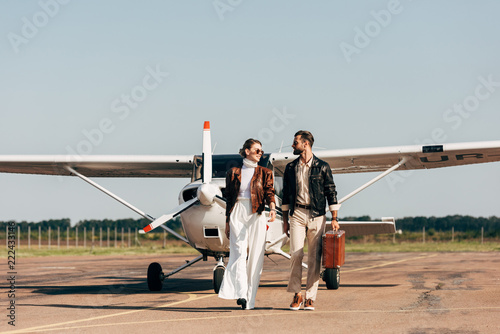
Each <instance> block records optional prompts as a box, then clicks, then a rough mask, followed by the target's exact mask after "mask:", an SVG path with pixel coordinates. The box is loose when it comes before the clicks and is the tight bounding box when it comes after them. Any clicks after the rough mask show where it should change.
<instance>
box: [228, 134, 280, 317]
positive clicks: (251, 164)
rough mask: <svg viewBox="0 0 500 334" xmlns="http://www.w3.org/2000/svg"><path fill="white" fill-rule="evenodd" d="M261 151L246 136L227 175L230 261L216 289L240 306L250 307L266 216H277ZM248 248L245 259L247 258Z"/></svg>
mask: <svg viewBox="0 0 500 334" xmlns="http://www.w3.org/2000/svg"><path fill="white" fill-rule="evenodd" d="M262 154H264V151H262V144H261V143H260V141H258V140H256V139H248V140H247V141H246V142H245V144H243V148H242V149H240V155H241V156H242V157H243V158H244V159H243V166H242V167H233V168H231V169H230V170H229V171H228V172H227V176H226V200H227V203H226V237H228V238H229V249H230V253H229V261H228V264H227V268H226V272H225V274H224V279H223V281H222V285H221V288H220V290H219V297H220V298H223V299H237V304H238V305H241V308H243V309H247V310H250V309H253V308H254V306H255V296H256V294H257V287H258V286H259V282H260V275H261V273H262V265H263V263H264V245H265V242H266V218H265V215H264V214H262V212H263V211H264V208H265V205H266V204H268V205H269V208H270V210H271V211H270V213H269V218H270V219H269V221H270V222H273V221H274V219H275V218H276V203H275V200H274V180H273V173H272V171H271V170H269V169H267V168H264V167H261V166H258V165H257V163H258V162H259V160H260V158H261V157H262ZM247 248H248V260H247Z"/></svg>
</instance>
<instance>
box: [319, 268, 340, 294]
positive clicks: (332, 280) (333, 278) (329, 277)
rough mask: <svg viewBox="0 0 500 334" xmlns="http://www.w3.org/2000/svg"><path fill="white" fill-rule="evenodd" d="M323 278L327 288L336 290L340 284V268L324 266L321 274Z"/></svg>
mask: <svg viewBox="0 0 500 334" xmlns="http://www.w3.org/2000/svg"><path fill="white" fill-rule="evenodd" d="M323 280H324V281H325V283H326V288H327V289H330V290H331V289H333V290H337V289H338V288H339V286H340V269H339V268H326V269H325V273H324V274H323Z"/></svg>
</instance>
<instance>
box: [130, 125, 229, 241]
mask: <svg viewBox="0 0 500 334" xmlns="http://www.w3.org/2000/svg"><path fill="white" fill-rule="evenodd" d="M211 145H212V144H211V138H210V122H209V121H205V123H204V124H203V153H202V163H203V174H202V185H201V186H200V187H199V188H198V190H197V191H196V198H193V199H191V200H189V201H187V202H185V203H182V204H181V205H179V206H177V207H175V208H174V209H172V210H171V211H170V212H169V213H167V214H164V215H162V216H161V217H160V218H157V219H155V220H153V221H152V222H151V224H149V225H148V226H146V227H144V228H143V229H142V230H141V231H140V232H141V233H147V232H150V231H152V230H154V229H155V228H157V227H158V226H160V225H162V224H165V223H166V222H168V221H169V220H171V219H173V218H175V217H176V216H178V215H180V214H181V213H182V212H184V211H186V210H187V209H189V208H190V207H192V206H193V205H195V204H197V203H201V204H202V205H205V206H211V205H212V204H213V203H215V202H217V203H218V204H219V205H220V206H222V207H223V208H225V207H226V200H225V199H224V198H223V197H222V196H219V195H218V193H219V192H220V190H219V187H218V186H217V185H216V184H212V183H211V182H212V150H211ZM176 236H177V235H176Z"/></svg>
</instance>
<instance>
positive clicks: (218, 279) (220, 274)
mask: <svg viewBox="0 0 500 334" xmlns="http://www.w3.org/2000/svg"><path fill="white" fill-rule="evenodd" d="M225 271H226V268H224V267H223V266H218V267H217V268H215V270H214V281H213V283H214V291H215V293H219V290H220V286H221V284H222V279H223V278H224V272H225Z"/></svg>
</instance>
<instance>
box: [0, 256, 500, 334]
mask: <svg viewBox="0 0 500 334" xmlns="http://www.w3.org/2000/svg"><path fill="white" fill-rule="evenodd" d="M192 258H194V256H192V255H169V256H161V257H159V256H155V255H149V256H142V255H141V256H75V257H69V256H65V257H38V258H20V259H19V258H18V259H17V261H16V277H15V278H16V279H15V317H16V318H15V325H16V326H15V327H13V326H11V325H9V324H8V321H10V320H9V318H8V315H9V312H10V311H9V310H8V309H7V307H9V299H8V298H6V296H8V294H9V293H8V292H9V288H6V285H5V284H2V285H1V287H2V291H1V292H2V298H1V300H2V307H1V309H2V310H3V313H4V314H3V315H2V321H1V324H0V328H1V330H0V331H1V332H2V333H68V332H71V333H120V334H123V333H148V334H149V333H165V332H167V333H182V332H186V333H262V334H263V333H284V332H287V333H298V332H303V331H307V332H315V333H322V332H326V333H412V334H416V333H460V334H464V333H500V253H499V252H491V253H368V254H357V253H349V254H347V256H346V263H345V265H344V266H343V267H342V270H341V285H340V288H339V289H338V290H327V289H326V286H325V284H324V283H323V282H321V284H320V288H319V291H318V297H317V301H316V303H315V306H316V310H314V311H304V310H299V311H290V310H289V309H288V305H289V304H290V302H291V299H292V295H291V294H290V293H287V292H286V285H287V277H288V268H289V263H288V260H286V259H284V258H281V257H279V256H275V257H271V258H270V259H269V258H266V260H265V263H264V272H263V274H262V279H261V284H260V287H259V290H258V293H257V301H256V308H255V309H254V310H241V309H240V308H239V307H238V306H237V305H236V302H234V301H228V300H222V299H219V298H218V297H217V295H215V294H214V292H213V287H212V269H213V267H214V265H215V261H214V260H213V259H209V261H207V262H199V263H197V264H195V265H194V266H192V267H190V268H187V269H185V270H183V271H181V272H180V273H178V274H176V275H174V276H172V277H170V278H169V279H168V280H167V281H165V283H164V286H163V290H162V291H160V292H149V291H148V288H147V284H146V280H145V276H146V271H147V267H148V265H149V263H150V262H159V263H161V265H162V266H163V268H164V271H165V272H167V271H169V270H173V269H175V268H176V267H178V266H180V265H182V264H183V263H185V260H190V259H192ZM4 262H5V263H6V262H7V261H4ZM2 270H3V271H4V273H5V275H7V272H8V269H7V266H6V264H2ZM7 277H8V276H7ZM304 277H305V273H304ZM304 282H305V281H304ZM4 283H5V281H4ZM7 283H9V282H7Z"/></svg>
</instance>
